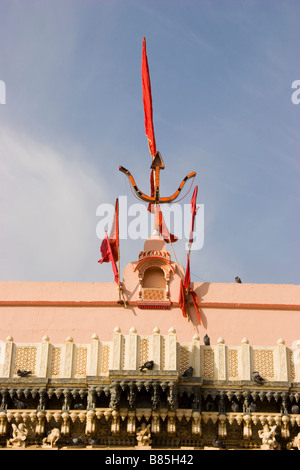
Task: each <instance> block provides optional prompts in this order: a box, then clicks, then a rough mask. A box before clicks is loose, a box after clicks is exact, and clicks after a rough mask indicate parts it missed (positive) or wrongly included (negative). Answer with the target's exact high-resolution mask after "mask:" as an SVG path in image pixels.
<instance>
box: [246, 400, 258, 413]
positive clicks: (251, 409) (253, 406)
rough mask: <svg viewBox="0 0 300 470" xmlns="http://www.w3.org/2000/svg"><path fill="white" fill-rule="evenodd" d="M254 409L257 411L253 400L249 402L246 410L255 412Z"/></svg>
mask: <svg viewBox="0 0 300 470" xmlns="http://www.w3.org/2000/svg"><path fill="white" fill-rule="evenodd" d="M256 411H257V406H256V403H254V402H252V403H250V405H249V406H248V409H247V412H248V413H249V412H250V413H255V412H256Z"/></svg>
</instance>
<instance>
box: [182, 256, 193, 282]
mask: <svg viewBox="0 0 300 470" xmlns="http://www.w3.org/2000/svg"><path fill="white" fill-rule="evenodd" d="M190 283H191V271H190V257H189V255H187V263H186V270H185V277H184V281H183V286H184V288H185V289H189V287H190Z"/></svg>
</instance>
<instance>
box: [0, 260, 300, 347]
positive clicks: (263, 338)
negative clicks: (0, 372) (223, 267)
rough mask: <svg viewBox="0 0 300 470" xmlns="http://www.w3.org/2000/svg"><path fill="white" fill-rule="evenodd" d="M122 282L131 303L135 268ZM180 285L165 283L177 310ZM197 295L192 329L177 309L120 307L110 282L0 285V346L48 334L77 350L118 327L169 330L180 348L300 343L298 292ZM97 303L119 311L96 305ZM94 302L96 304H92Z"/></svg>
mask: <svg viewBox="0 0 300 470" xmlns="http://www.w3.org/2000/svg"><path fill="white" fill-rule="evenodd" d="M126 270H127V271H126ZM124 281H126V282H125V287H126V289H129V288H130V291H131V292H132V291H134V293H133V295H132V296H131V300H133V301H134V300H135V299H136V298H137V282H138V280H137V274H135V275H134V274H133V270H132V265H128V266H127V267H126V268H125V271H124ZM178 285H179V277H178V276H177V275H175V276H174V277H173V279H172V281H171V282H170V296H171V300H172V302H175V303H178ZM194 289H195V291H196V292H197V294H198V297H199V300H200V307H201V322H202V324H201V325H197V320H196V314H195V312H194V311H192V320H193V322H191V321H188V320H187V319H186V318H183V316H182V312H181V310H180V308H179V307H175V308H171V309H170V310H154V309H152V310H141V309H139V308H138V307H137V306H136V305H133V306H129V307H128V308H127V309H125V308H123V307H122V306H117V304H116V302H117V300H118V289H117V285H116V284H115V283H68V282H66V283H60V282H57V283H56V282H49V283H48V282H47V283H46V282H45V283H43V282H1V283H0V319H1V322H0V340H2V341H5V339H6V337H7V336H8V335H12V336H13V339H14V341H15V342H24V343H26V342H39V341H41V338H42V337H43V336H44V335H48V336H49V338H50V341H51V342H52V343H61V342H64V341H65V339H66V337H67V336H69V335H70V336H72V337H73V339H74V341H75V342H76V343H86V342H89V341H90V339H91V336H92V335H93V334H94V333H97V335H98V336H99V339H101V340H103V341H110V340H111V339H112V334H113V329H114V328H115V327H116V326H119V327H120V328H121V331H122V333H123V334H127V333H128V331H129V329H130V328H131V327H132V326H134V327H135V328H136V329H137V332H138V334H141V335H142V334H144V335H149V334H151V333H152V330H153V328H155V327H159V328H160V330H161V334H167V332H168V330H169V328H170V327H174V328H175V329H176V332H177V338H178V340H179V341H191V339H192V337H193V335H194V334H195V333H198V334H199V335H200V338H201V340H202V337H203V336H204V335H205V333H208V335H209V336H210V338H211V344H215V343H216V342H217V340H218V338H219V337H223V338H224V340H225V343H226V344H228V345H229V344H230V345H239V344H240V343H241V340H242V339H243V338H244V337H247V338H248V340H249V342H250V344H253V345H262V346H264V345H269V346H272V345H275V344H276V342H277V340H278V339H279V338H283V339H284V340H285V342H286V345H287V346H292V345H293V343H294V342H295V341H297V340H299V339H300V306H299V305H300V286H297V285H264V284H236V283H235V284H218V283H197V284H196V283H195V284H194ZM101 301H110V302H112V303H113V304H114V305H116V306H112V305H110V304H107V305H100V304H101ZM60 302H62V303H63V304H65V305H63V304H60ZM93 302H95V303H96V305H91V304H90V303H93ZM79 304H80V305H81V306H76V305H79ZM243 306H245V307H243Z"/></svg>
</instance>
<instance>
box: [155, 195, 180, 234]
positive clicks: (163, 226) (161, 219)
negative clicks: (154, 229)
mask: <svg viewBox="0 0 300 470" xmlns="http://www.w3.org/2000/svg"><path fill="white" fill-rule="evenodd" d="M156 211H158V223H159V233H160V234H161V236H162V237H163V239H164V240H165V242H166V243H175V242H177V240H178V238H177V237H175V235H173V234H172V233H170V232H169V230H168V228H167V226H166V223H165V219H164V217H163V214H162V211H161V208H160V205H159V204H157V205H156ZM156 216H157V214H156Z"/></svg>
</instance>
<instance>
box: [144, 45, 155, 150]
mask: <svg viewBox="0 0 300 470" xmlns="http://www.w3.org/2000/svg"><path fill="white" fill-rule="evenodd" d="M142 88H143V103H144V113H145V131H146V136H147V137H148V144H149V150H150V153H151V155H152V158H154V156H155V154H156V143H155V135H154V127H153V109H152V95H151V83H150V74H149V67H148V59H147V52H146V39H145V38H144V39H143V53H142Z"/></svg>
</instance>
